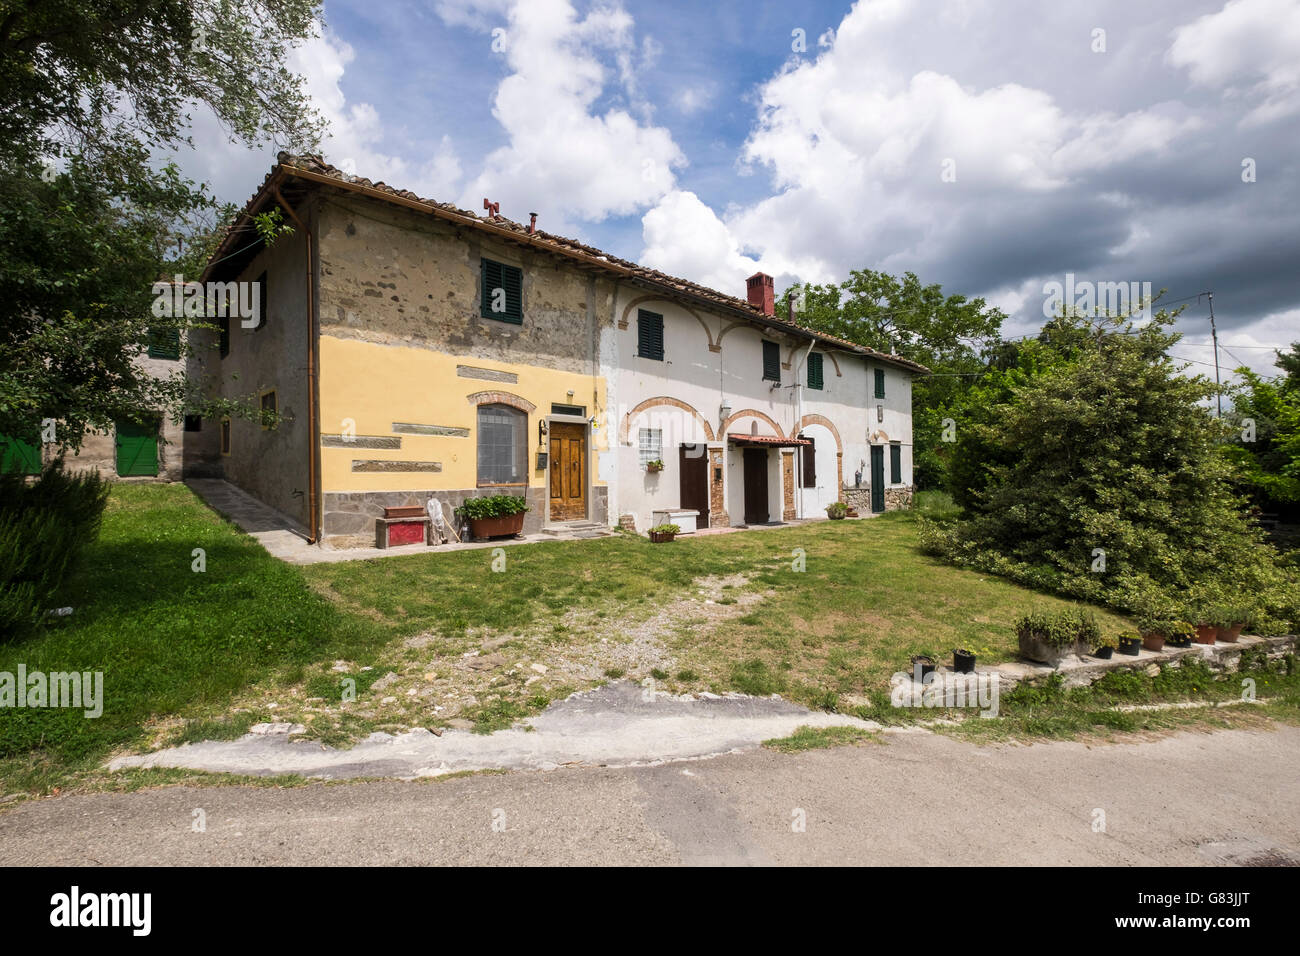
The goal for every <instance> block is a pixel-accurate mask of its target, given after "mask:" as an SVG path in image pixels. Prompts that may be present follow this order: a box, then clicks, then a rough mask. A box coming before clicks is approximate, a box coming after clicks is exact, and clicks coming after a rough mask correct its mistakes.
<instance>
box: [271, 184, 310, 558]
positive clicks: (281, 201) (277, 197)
mask: <svg viewBox="0 0 1300 956" xmlns="http://www.w3.org/2000/svg"><path fill="white" fill-rule="evenodd" d="M274 192H275V201H276V202H278V203H279V204H280V207H281V208H282V209H283V210H284V211H285V212H286V213H288V215H289V218H290V219H292V220H293V223H294V225H295V226H297V227H298V228H299V229H301V230H302V235H303V238H304V239H305V240H306V241H307V543H308V544H315V543H316V542H317V541H319V540H320V523H319V521H318V511H319V507H318V502H317V495H316V479H317V477H318V472H319V470H320V469H319V467H318V465H317V461H316V458H317V455H318V454H319V453H320V423H319V422H318V421H316V322H315V318H316V308H315V283H314V281H313V280H314V275H313V269H312V242H311V230H309V229H308V228H307V227H306V226H305V225H304V224H303V221H302V220H301V219H299V218H298V214H297V213H296V212H294V211H293V207H292V206H290V205H289V204H288V203H287V202H285V199H284V196H282V195H280V187H279V186H276V187H275V189H274Z"/></svg>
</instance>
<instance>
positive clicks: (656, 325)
mask: <svg viewBox="0 0 1300 956" xmlns="http://www.w3.org/2000/svg"><path fill="white" fill-rule="evenodd" d="M636 354H637V357H639V358H647V359H654V360H655V361H656V362H662V361H663V360H664V317H663V316H662V315H660V314H659V313H657V312H647V311H646V310H645V309H639V310H638V311H637V314H636Z"/></svg>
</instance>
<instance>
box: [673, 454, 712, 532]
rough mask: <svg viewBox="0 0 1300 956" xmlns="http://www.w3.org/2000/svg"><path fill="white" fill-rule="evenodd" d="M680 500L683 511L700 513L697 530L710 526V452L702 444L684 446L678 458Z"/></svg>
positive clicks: (696, 524)
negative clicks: (688, 510) (690, 510)
mask: <svg viewBox="0 0 1300 956" xmlns="http://www.w3.org/2000/svg"><path fill="white" fill-rule="evenodd" d="M678 463H679V468H678V474H679V476H680V479H679V481H680V484H679V486H678V492H679V495H678V500H679V501H680V503H681V506H682V508H683V509H692V510H695V511H698V512H699V513H700V517H699V520H698V521H697V522H696V523H695V526H696V527H697V528H707V527H708V526H709V451H708V448H707V446H705V445H702V444H696V445H682V446H681V453H680V457H679V458H678Z"/></svg>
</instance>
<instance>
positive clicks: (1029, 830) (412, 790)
mask: <svg viewBox="0 0 1300 956" xmlns="http://www.w3.org/2000/svg"><path fill="white" fill-rule="evenodd" d="M1297 768H1300V728H1296V727H1290V726H1282V725H1278V726H1277V727H1276V728H1275V729H1268V730H1251V731H1220V732H1216V733H1213V734H1204V733H1181V734H1178V735H1176V736H1172V737H1168V738H1164V739H1161V740H1156V741H1152V742H1143V743H1125V744H1114V745H1095V746H1091V747H1089V746H1085V745H1082V744H1076V743H1048V744H1036V745H1033V746H996V747H989V746H985V747H976V746H974V745H971V744H966V743H961V742H957V741H953V740H951V739H948V738H944V737H941V736H936V735H933V734H929V733H926V732H920V731H909V732H902V733H891V734H889V735H887V736H886V738H885V743H883V744H876V743H871V744H865V745H862V746H857V747H842V748H836V749H831V750H820V751H812V752H808V753H804V754H798V755H786V754H779V753H774V752H770V751H762V750H759V751H753V752H750V753H743V754H733V755H728V756H723V757H717V758H713V759H708V760H693V761H685V762H675V763H668V764H663V765H660V766H655V767H630V768H623V769H612V768H572V769H570V768H561V769H558V770H555V771H551V772H539V771H527V772H514V773H508V774H498V775H479V776H472V777H460V778H453V779H444V780H423V781H414V782H402V781H390V782H376V783H346V784H331V785H324V784H313V785H311V786H306V787H298V788H291V789H281V790H277V789H269V788H260V787H211V788H195V787H175V788H161V789H157V790H151V791H143V792H137V793H132V794H94V795H85V796H70V797H61V798H52V799H47V800H41V801H33V802H30V803H26V804H22V805H20V806H18V807H16V808H13V809H11V810H9V811H7V812H4V813H0V864H5V865H14V864H17V865H40V864H73V865H75V864H118V865H122V864H183V865H220V864H307V865H310V864H351V865H365V864H514V863H529V864H741V865H743V864H823V863H837V864H877V865H881V864H883V865H889V864H936V865H938V864H954V863H955V864H976V865H998V864H1075V865H1079V864H1101V865H1126V864H1147V865H1162V864H1167V865H1179V866H1186V865H1203V864H1225V863H1227V864H1232V863H1244V864H1247V865H1250V864H1254V865H1259V864H1263V863H1271V864H1274V865H1276V864H1278V863H1288V862H1290V863H1300V786H1297V783H1300V769H1297ZM195 810H202V811H203V817H204V820H205V824H206V829H205V830H204V831H203V832H196V831H195V830H194V828H193V826H192V823H193V821H194V820H195V819H196V816H195V813H194V811H195ZM1099 811H1100V812H1101V813H1104V821H1103V819H1102V817H1101V816H1100V815H1099ZM800 823H802V828H801V827H800ZM1101 823H1104V829H1102V828H1100V824H1101Z"/></svg>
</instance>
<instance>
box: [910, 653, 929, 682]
mask: <svg viewBox="0 0 1300 956" xmlns="http://www.w3.org/2000/svg"><path fill="white" fill-rule="evenodd" d="M934 668H935V663H934V658H933V657H927V656H925V655H923V654H918V655H917V656H915V657H913V658H912V677H913V679H915V680H918V681H922V680H925V676H926V675H927V674H933V673H934Z"/></svg>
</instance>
